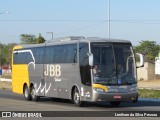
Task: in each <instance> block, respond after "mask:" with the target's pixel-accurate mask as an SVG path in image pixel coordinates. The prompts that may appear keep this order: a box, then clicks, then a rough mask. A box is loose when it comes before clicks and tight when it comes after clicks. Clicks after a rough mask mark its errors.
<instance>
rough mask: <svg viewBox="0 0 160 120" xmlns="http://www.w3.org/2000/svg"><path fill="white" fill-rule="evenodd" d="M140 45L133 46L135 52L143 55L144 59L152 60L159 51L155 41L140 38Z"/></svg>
mask: <svg viewBox="0 0 160 120" xmlns="http://www.w3.org/2000/svg"><path fill="white" fill-rule="evenodd" d="M139 43H140V45H138V46H136V47H134V51H135V52H140V53H142V54H143V55H144V56H145V61H147V62H153V63H154V61H155V57H156V56H158V53H159V45H157V44H156V42H155V41H149V40H142V41H141V42H139Z"/></svg>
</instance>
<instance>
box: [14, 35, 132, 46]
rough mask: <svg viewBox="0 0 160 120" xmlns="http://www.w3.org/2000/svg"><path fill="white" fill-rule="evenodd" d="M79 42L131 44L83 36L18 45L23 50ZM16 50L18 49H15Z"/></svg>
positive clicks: (125, 41)
mask: <svg viewBox="0 0 160 120" xmlns="http://www.w3.org/2000/svg"><path fill="white" fill-rule="evenodd" d="M79 42H87V43H89V42H109V43H131V42H130V41H128V40H122V39H111V38H110V39H108V38H99V37H87V38H85V37H83V36H69V37H63V38H55V39H52V40H48V41H46V42H45V43H42V44H27V45H18V46H21V47H22V48H31V47H43V46H50V45H59V44H69V43H79ZM15 49H18V48H17V47H15Z"/></svg>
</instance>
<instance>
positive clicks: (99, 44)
mask: <svg viewBox="0 0 160 120" xmlns="http://www.w3.org/2000/svg"><path fill="white" fill-rule="evenodd" d="M137 55H138V59H139V60H140V64H139V65H138V66H137V65H136V61H135V54H134V52H133V48H132V44H131V42H130V41H127V40H118V39H105V38H98V37H90V38H85V37H81V36H80V37H79V36H70V37H65V38H57V39H53V40H48V41H47V42H45V43H42V44H32V45H17V46H15V47H14V48H13V54H12V91H13V92H15V93H19V94H24V98H25V99H26V100H33V101H38V100H39V98H40V97H53V98H61V99H70V100H72V101H73V103H74V104H75V105H76V106H79V107H80V106H83V105H84V104H85V103H86V102H105V101H106V102H110V103H111V105H112V106H119V104H120V103H121V102H125V101H131V102H136V101H137V100H138V89H137V70H136V69H137V68H138V67H142V66H143V65H144V60H143V55H142V54H138V53H137Z"/></svg>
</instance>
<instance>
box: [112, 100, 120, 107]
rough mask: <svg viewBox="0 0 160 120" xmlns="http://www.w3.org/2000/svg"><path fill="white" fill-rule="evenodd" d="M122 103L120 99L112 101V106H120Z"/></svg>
mask: <svg viewBox="0 0 160 120" xmlns="http://www.w3.org/2000/svg"><path fill="white" fill-rule="evenodd" d="M120 103H121V102H120V101H112V102H110V104H111V106H112V107H119V105H120Z"/></svg>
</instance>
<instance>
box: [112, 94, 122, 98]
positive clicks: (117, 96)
mask: <svg viewBox="0 0 160 120" xmlns="http://www.w3.org/2000/svg"><path fill="white" fill-rule="evenodd" d="M121 98H122V97H121V96H119V95H116V96H114V99H121Z"/></svg>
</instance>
